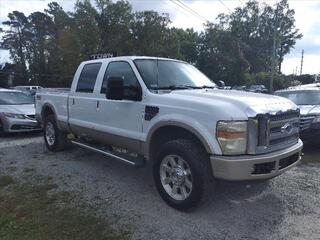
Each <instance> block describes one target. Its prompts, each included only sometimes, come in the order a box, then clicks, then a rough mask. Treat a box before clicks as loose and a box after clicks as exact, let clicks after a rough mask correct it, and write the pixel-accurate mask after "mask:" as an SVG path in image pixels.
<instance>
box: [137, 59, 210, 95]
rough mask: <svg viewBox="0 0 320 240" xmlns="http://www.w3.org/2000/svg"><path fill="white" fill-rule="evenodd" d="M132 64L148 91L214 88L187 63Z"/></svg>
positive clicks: (156, 61)
mask: <svg viewBox="0 0 320 240" xmlns="http://www.w3.org/2000/svg"><path fill="white" fill-rule="evenodd" d="M134 63H135V65H136V66H137V68H138V70H139V72H140V75H141V77H142V78H143V80H144V82H145V84H146V85H147V87H148V88H150V89H166V88H172V89H179V88H181V89H185V88H202V87H215V86H216V85H215V84H214V83H213V82H212V81H211V80H210V79H209V78H207V77H206V76H205V75H204V74H203V73H202V72H200V71H199V70H198V69H197V68H195V67H193V66H192V65H190V64H187V63H183V62H178V61H170V60H159V59H137V60H135V61H134Z"/></svg>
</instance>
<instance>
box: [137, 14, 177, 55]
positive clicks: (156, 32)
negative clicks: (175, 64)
mask: <svg viewBox="0 0 320 240" xmlns="http://www.w3.org/2000/svg"><path fill="white" fill-rule="evenodd" d="M169 23H170V19H169V17H168V15H160V14H159V13H157V12H155V11H143V12H137V13H136V14H135V18H134V22H133V26H132V34H133V39H134V41H133V45H134V51H135V52H134V53H135V54H136V55H147V56H166V57H168V56H169V55H171V54H170V53H169V51H168V50H167V49H168V48H170V45H171V44H170V42H169V41H170V38H171V37H173V36H172V35H171V32H170V31H169V29H168V24H169Z"/></svg>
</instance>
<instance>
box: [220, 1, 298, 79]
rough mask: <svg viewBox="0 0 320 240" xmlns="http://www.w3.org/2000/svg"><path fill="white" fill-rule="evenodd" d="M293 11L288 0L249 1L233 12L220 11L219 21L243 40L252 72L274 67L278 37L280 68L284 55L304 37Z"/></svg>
mask: <svg viewBox="0 0 320 240" xmlns="http://www.w3.org/2000/svg"><path fill="white" fill-rule="evenodd" d="M294 14H295V13H294V10H292V9H290V8H289V5H288V1H287V0H282V1H280V2H279V3H277V4H276V5H275V7H271V6H269V5H266V4H264V5H262V7H260V6H259V2H258V1H248V2H247V3H246V5H245V6H244V7H243V8H240V7H239V8H236V9H235V11H234V12H232V13H231V14H221V15H220V16H219V17H218V21H219V26H220V27H221V28H223V29H225V30H228V31H230V32H231V33H232V35H233V36H234V38H235V39H237V40H239V41H240V43H241V48H242V49H243V52H244V56H245V58H246V59H247V60H248V62H249V63H250V72H251V73H256V72H261V71H270V70H271V68H270V67H271V66H272V64H271V62H272V58H273V43H274V41H276V44H275V45H276V52H277V55H276V56H277V60H276V61H277V62H278V67H277V68H278V71H279V72H281V63H282V61H283V57H284V56H285V55H286V54H288V53H289V52H290V49H291V48H293V47H294V45H295V43H296V40H297V39H300V38H301V37H302V34H300V33H299V30H298V29H296V27H295V19H294Z"/></svg>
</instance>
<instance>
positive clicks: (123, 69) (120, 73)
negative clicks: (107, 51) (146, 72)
mask: <svg viewBox="0 0 320 240" xmlns="http://www.w3.org/2000/svg"><path fill="white" fill-rule="evenodd" d="M110 77H121V78H122V79H123V85H124V86H125V87H129V86H134V87H138V86H139V83H138V80H137V78H136V75H135V74H134V72H133V70H132V68H131V66H130V64H129V63H127V62H123V61H118V62H111V63H109V65H108V67H107V70H106V72H105V74H104V77H103V83H102V86H101V91H100V92H101V93H103V94H105V93H106V89H107V84H108V79H109V78H110Z"/></svg>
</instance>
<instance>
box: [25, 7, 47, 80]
mask: <svg viewBox="0 0 320 240" xmlns="http://www.w3.org/2000/svg"><path fill="white" fill-rule="evenodd" d="M28 19H29V24H30V27H29V31H30V38H29V41H28V51H27V58H28V63H29V70H30V71H31V72H33V73H36V75H34V76H33V79H32V80H33V82H34V83H35V84H39V82H40V79H41V75H43V74H47V73H48V70H49V67H48V51H47V49H48V46H49V44H50V37H51V36H50V29H51V27H52V21H51V18H50V17H49V16H48V15H46V14H45V13H42V12H34V13H31V14H30V16H29V17H28Z"/></svg>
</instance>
